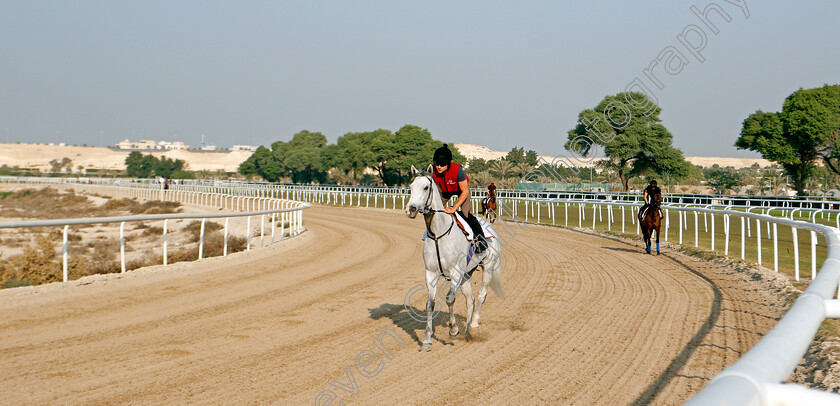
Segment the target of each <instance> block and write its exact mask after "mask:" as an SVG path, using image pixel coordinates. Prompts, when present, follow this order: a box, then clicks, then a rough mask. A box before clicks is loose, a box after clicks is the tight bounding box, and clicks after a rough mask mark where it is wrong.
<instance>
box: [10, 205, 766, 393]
mask: <svg viewBox="0 0 840 406" xmlns="http://www.w3.org/2000/svg"><path fill="white" fill-rule="evenodd" d="M304 216H305V225H306V227H307V228H308V232H306V233H304V234H303V235H302V236H300V237H298V238H295V239H292V240H288V241H284V242H282V243H278V244H275V245H273V246H271V247H269V248H266V249H257V250H252V251H250V252H248V253H239V254H235V255H233V256H231V257H230V258H226V259H225V258H211V259H208V260H204V261H202V262H200V263H192V264H175V265H172V266H170V267H168V268H166V269H165V270H164V269H163V268H161V267H155V268H152V269H148V270H140V271H136V272H132V273H128V274H125V275H124V276H122V277H120V276H119V275H111V276H109V277H103V278H101V279H98V280H94V281H91V282H90V283H88V284H85V285H81V286H78V283H70V284H69V285H70V286H61V285H60V284H59V285H52V286H44V287H35V288H22V289H11V290H6V291H2V292H0V331H2V334H0V360H2V361H0V366H2V367H0V393H2V394H3V396H2V400H0V403H3V404H45V403H51V404H82V403H85V404H90V403H93V404H103V403H104V404H109V403H132V404H148V403H155V404H162V403H166V404H184V403H201V404H207V403H211V404H215V403H225V404H243V403H247V404H313V403H314V402H315V400H316V397H317V396H318V395H319V394H321V396H322V398H321V401H326V400H327V399H328V398H329V397H330V396H333V395H335V396H337V399H335V401H334V403H333V404H338V401H339V400H341V401H344V402H345V403H354V404H421V403H422V404H479V403H481V404H520V403H524V404H581V405H583V404H610V405H612V404H649V403H653V404H677V403H680V402H682V401H684V400H686V399H687V398H688V397H690V396H691V394H692V393H694V392H696V391H697V390H698V389H699V388H700V387H702V386H703V385H704V384H705V383H706V382H708V379H709V378H710V377H712V376H714V375H715V374H716V373H717V372H719V371H720V370H721V369H722V368H723V367H725V366H727V365H730V364H731V363H733V362H734V361H735V360H736V359H737V358H738V357H740V355H741V354H742V353H743V352H745V351H746V350H747V349H748V348H749V347H750V346H752V345H753V344H754V343H755V342H756V341H758V340H759V339H760V338H761V337H762V335H763V334H764V333H765V332H766V331H768V330H769V329H770V328H771V327H772V326H773V325H774V324H775V323H776V317H778V315H779V314H778V313H779V312H780V310H779V309H778V308H777V307H774V306H772V305H770V304H771V303H772V302H773V300H772V299H771V297H770V296H769V293H766V292H764V291H762V290H759V289H756V288H754V287H751V286H750V285H749V284H748V283H745V282H743V281H742V280H741V278H740V277H738V276H737V275H732V274H730V273H727V272H726V271H723V270H720V269H716V268H714V267H713V266H711V265H709V264H707V263H705V262H702V261H699V260H694V259H691V258H689V257H686V256H683V255H678V254H673V253H665V254H663V255H662V256H659V257H651V256H648V255H644V254H642V253H641V249H640V244H637V245H636V246H633V245H629V244H627V243H625V242H621V241H618V240H616V239H613V238H610V237H600V236H594V235H590V234H586V233H582V232H578V231H574V230H565V229H557V228H548V227H540V226H533V225H527V226H525V227H524V228H522V229H520V228H518V227H516V226H513V227H514V228H513V229H514V230H516V236H515V237H512V236H511V235H510V234H506V233H505V232H504V231H500V233H502V234H503V235H506V237H507V241H508V244H507V246H506V247H505V248H504V251H503V268H502V278H503V281H504V287H505V292H506V295H507V298H506V300H505V301H500V300H499V298H497V297H496V296H495V295H493V294H492V293H490V294H489V295H488V298H487V302H486V304H485V306H484V308H483V310H482V320H481V321H482V326H481V327H480V328H479V329H478V330H477V331H475V332H474V336H473V338H472V339H471V340H469V341H467V340H465V339H464V338H463V337H460V338H456V339H451V338H450V337H449V335H448V334H447V333H448V328H447V327H446V326H445V325H444V323H445V322H446V321H448V314H447V313H446V311H445V310H446V309H445V305H444V311H443V312H441V314H440V315H439V316H438V318H437V319H436V321H437V323H436V329H435V340H434V347H433V349H432V351H431V352H420V351H418V349H419V343H420V340H422V335H423V328H424V326H423V325H422V324H420V323H418V322H417V321H415V320H414V319H412V317H411V316H410V315H409V313H408V312H407V311H406V308H405V307H404V302H405V297H406V294H407V293H408V292H409V291H410V290H411V289H412V288H413V287H414V286H415V285H417V284H418V283H421V282H422V274H423V273H422V260H421V258H420V250H421V242H420V240H419V237H420V234H421V233H422V230H423V222H422V220H420V219H415V220H409V219H407V218H406V217H405V216H404V215H402V214H400V213H397V212H393V211H382V210H375V209H364V208H343V209H342V208H328V207H315V208H312V209H308V210H307V211H306V212H305V215H304ZM473 283H474V284H475V285H476V289H475V291H476V292H477V285H478V283H477V282H473ZM421 296H422V295H420V294H418V295H417V296H415V297H414V298H415V300H413V301H410V304H409V306H413V307H414V308H415V309H416V310H421V308H422V306H423V299H422V298H421ZM464 311H465V306H464V301H463V296H460V295H459V297H458V299H457V302H456V313H457V314H458V320H459V323H460V324H461V329H462V331H463V328H464V326H463V324H464V318H463V315H464ZM418 336H419V337H420V338H419V339H418ZM367 351H370V352H367ZM368 356H376V357H377V358H376V359H375V360H372V361H371V360H370V359H367V358H366V357H368ZM389 356H390V357H389ZM357 360H358V361H359V362H361V363H365V361H368V362H369V363H370V364H369V365H367V367H364V365H362V366H363V367H362V368H360V369H357V368H356V367H355V366H354V363H355V362H356V361H357ZM365 371H367V372H365ZM364 375H369V376H364ZM342 388H343V389H342ZM325 391H332V392H325Z"/></svg>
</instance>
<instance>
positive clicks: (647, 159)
mask: <svg viewBox="0 0 840 406" xmlns="http://www.w3.org/2000/svg"><path fill="white" fill-rule="evenodd" d="M644 98H645V96H644V95H643V94H641V93H635V92H632V93H629V94H626V93H619V94H617V95H615V96H607V97H605V98H604V99H603V100H602V101H601V102H600V103H599V104H598V105H597V106H595V108H593V109H586V110H584V111H582V112H581V113H580V114H579V115H578V123H577V125H576V126H575V128H573V129H572V130H570V131H569V134H568V137H569V138H568V141H567V142H566V145H565V148H566V149H567V150H569V151H573V152H576V153H578V154H580V155H582V156H594V155H595V150H596V147H595V145H600V146H602V147H603V148H604V154H605V155H606V157H607V159H608V160H609V161H610V162H612V164H613V165H612V166H610V169H611V170H615V171H616V172H617V173H618V176H619V178H620V179H621V185H622V187H623V188H624V190H625V191H627V190H629V189H630V184H629V180H630V178H633V177H637V176H639V175H641V174H644V173H647V172H649V171H654V172H660V173H661V172H669V173H670V174H671V176H673V177H674V178H675V179H680V178H682V177H684V176H686V175H687V174H688V169H689V164H688V162H686V160H685V158H683V156H682V151H680V150H678V149H676V148H674V147H673V146H672V141H673V136H672V135H671V133H670V132H669V131H668V129H667V128H665V126H664V125H662V124H661V120H660V119H659V114H660V112H661V111H662V109H661V108H660V107H658V106H654V107H653V108H651V109H644V108H642V107H637V106H635V105H627V104H625V103H624V101H625V100H628V99H633V100H640V99H644Z"/></svg>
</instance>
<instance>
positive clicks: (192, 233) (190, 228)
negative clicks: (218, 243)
mask: <svg viewBox="0 0 840 406" xmlns="http://www.w3.org/2000/svg"><path fill="white" fill-rule="evenodd" d="M222 228H224V227H222V225H221V224H219V223H216V222H212V221H207V222H205V223H204V240H205V242H206V241H207V238H208V237H209V236H210V234H212V233H213V232H215V231H218V230H221V229H222ZM184 231H186V232H187V233H188V235H189V241H190V242H197V241H199V240H200V239H201V221H200V220H195V221H191V222H190V223H189V224H187V225H186V226H185V227H184ZM228 242H230V240H228Z"/></svg>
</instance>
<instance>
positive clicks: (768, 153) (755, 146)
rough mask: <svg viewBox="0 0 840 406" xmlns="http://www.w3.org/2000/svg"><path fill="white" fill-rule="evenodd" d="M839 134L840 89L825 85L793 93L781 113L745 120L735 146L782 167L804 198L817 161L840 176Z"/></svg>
mask: <svg viewBox="0 0 840 406" xmlns="http://www.w3.org/2000/svg"><path fill="white" fill-rule="evenodd" d="M838 131H840V85H832V86H829V85H825V86H823V87H821V88H814V89H799V90H797V91H795V92H793V93H791V94H790V96H788V97H787V98H786V99H785V102H784V105H783V106H782V111H781V112H774V113H766V112H763V111H760V110H759V111H756V112H755V113H753V114H751V115H750V116H749V117H747V118H746V119H745V120H744V122H743V124H742V127H741V134H740V136H739V137H738V139H737V140H736V141H735V146H736V147H738V148H739V149H747V150H750V151H755V152H758V153H760V154H761V155H762V157H764V158H765V159H768V160H770V161H773V162H776V163H779V164H780V165H782V167H783V168H784V169H785V171H786V172H787V173H788V174H789V175H790V176H791V180H792V182H793V188H794V189H796V192H797V194H799V195H804V194H805V188H806V182H807V180H808V178H809V176H810V175H811V173H812V172H813V170H814V168H815V166H816V161H817V160H819V159H822V160H823V161H824V162H825V163H826V165H827V166H828V167H829V168H830V169H832V170H833V171H835V172H836V173H840V172H837V169H838V159H840V151H838V148H837V142H838V140H837V138H838Z"/></svg>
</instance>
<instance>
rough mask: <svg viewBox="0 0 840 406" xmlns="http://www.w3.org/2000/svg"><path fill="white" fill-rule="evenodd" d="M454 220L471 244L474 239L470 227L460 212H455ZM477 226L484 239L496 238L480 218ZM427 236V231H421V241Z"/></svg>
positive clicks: (485, 222) (488, 224)
mask: <svg viewBox="0 0 840 406" xmlns="http://www.w3.org/2000/svg"><path fill="white" fill-rule="evenodd" d="M455 218H456V219H457V220H458V228H460V229H461V231H462V232H463V233H464V235H465V236H466V237H467V241H470V242H472V240H473V238H474V237H475V236H474V235H473V231H472V227H470V225H469V224H468V223H467V220H466V219H465V218H464V216H463V215H461V212H460V211H456V212H455ZM478 224H481V230H482V231H484V238H485V239H488V238H496V235H495V234H493V233H492V232H491V230H490V228H489V226H490V223H488V222H487V221H486V220H484V219H481V218H480V219H478ZM428 235H429V233H428V232H427V231H423V237H422V238H421V240H424V241H425V240H426V237H427V236H428Z"/></svg>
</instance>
